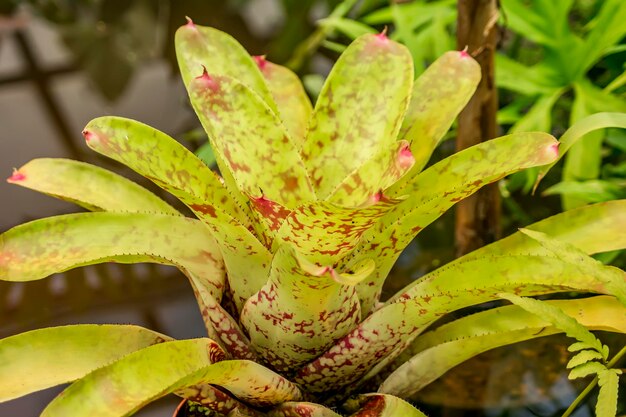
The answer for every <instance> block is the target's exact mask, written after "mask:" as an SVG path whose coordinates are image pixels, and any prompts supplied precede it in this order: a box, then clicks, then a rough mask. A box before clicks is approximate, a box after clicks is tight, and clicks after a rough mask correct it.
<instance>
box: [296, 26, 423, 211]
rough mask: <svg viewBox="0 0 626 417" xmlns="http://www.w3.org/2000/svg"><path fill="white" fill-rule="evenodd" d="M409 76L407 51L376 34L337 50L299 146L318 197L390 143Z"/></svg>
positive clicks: (405, 97)
mask: <svg viewBox="0 0 626 417" xmlns="http://www.w3.org/2000/svg"><path fill="white" fill-rule="evenodd" d="M412 77H413V70H412V62H411V56H410V54H409V52H408V51H407V50H406V48H405V47H404V46H402V45H400V44H397V43H395V42H393V41H391V40H389V39H387V38H386V37H384V36H382V35H364V36H362V37H360V38H358V39H357V40H356V41H354V42H353V43H352V44H350V46H349V47H348V48H347V49H346V51H345V52H344V53H343V54H342V55H341V57H340V58H339V60H338V61H337V63H336V64H335V65H334V67H333V69H332V71H331V73H330V75H329V76H328V78H327V79H326V82H325V84H324V87H323V88H322V92H321V94H320V96H319V97H318V99H317V102H316V104H315V108H314V110H313V114H312V116H311V121H310V124H309V130H308V134H307V137H306V139H305V142H304V144H303V147H302V152H301V153H302V157H303V159H304V163H305V165H306V167H307V170H308V172H309V175H310V178H311V182H312V184H313V186H314V187H315V190H316V194H317V196H318V198H319V199H325V198H327V197H328V196H329V195H330V193H332V191H333V190H334V189H335V188H336V187H337V185H338V184H339V183H341V182H342V181H343V180H344V178H346V177H347V176H348V175H350V173H352V172H354V171H355V170H356V169H358V168H359V167H360V166H361V165H363V164H364V163H366V161H367V160H368V159H370V158H371V157H372V155H376V154H377V153H378V152H380V151H381V150H383V149H389V148H391V147H393V144H394V142H395V141H396V135H397V133H398V129H399V128H400V123H401V119H400V117H401V115H403V114H404V111H405V110H406V107H407V105H408V101H409V93H410V89H411V85H412ZM390 114H391V115H394V117H391V118H390V117H388V115H390Z"/></svg>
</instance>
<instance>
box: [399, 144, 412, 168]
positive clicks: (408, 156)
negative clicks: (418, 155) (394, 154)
mask: <svg viewBox="0 0 626 417" xmlns="http://www.w3.org/2000/svg"><path fill="white" fill-rule="evenodd" d="M414 163H415V158H414V157H413V152H411V147H410V146H409V145H408V144H407V145H404V146H403V147H402V148H401V149H400V152H398V165H399V166H400V168H401V169H407V168H410V167H412V166H413V164H414Z"/></svg>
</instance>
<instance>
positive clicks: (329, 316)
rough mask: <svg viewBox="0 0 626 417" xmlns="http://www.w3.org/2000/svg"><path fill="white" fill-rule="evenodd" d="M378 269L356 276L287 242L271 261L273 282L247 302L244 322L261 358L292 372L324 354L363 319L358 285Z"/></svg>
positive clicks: (369, 267)
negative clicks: (310, 257)
mask: <svg viewBox="0 0 626 417" xmlns="http://www.w3.org/2000/svg"><path fill="white" fill-rule="evenodd" d="M372 269H373V262H372V261H370V262H368V263H366V264H364V265H362V266H361V268H360V270H357V271H356V272H355V273H354V274H346V275H344V274H342V273H339V272H338V271H335V270H334V269H332V267H329V266H317V265H315V264H312V263H310V262H309V261H308V260H307V259H305V258H304V257H303V256H302V255H300V254H298V253H297V252H296V251H295V250H294V249H293V248H292V247H290V246H288V245H283V246H281V247H280V248H279V249H278V251H277V252H276V254H275V255H274V259H273V260H272V267H271V269H270V277H269V281H268V283H267V284H266V285H265V286H264V287H263V288H262V289H261V290H260V291H259V292H258V293H257V294H256V295H254V296H253V297H251V298H250V299H249V300H248V301H247V302H246V304H245V306H244V308H243V311H242V313H241V323H242V324H243V326H244V327H245V328H246V330H247V331H248V334H249V335H250V340H251V341H252V344H253V346H254V348H255V349H256V351H257V352H258V353H259V355H260V356H261V357H263V358H264V359H265V360H267V361H268V362H269V363H270V364H271V365H272V366H273V367H274V368H275V369H278V370H280V371H288V370H292V369H295V368H296V367H298V366H299V365H302V364H303V363H305V362H307V361H309V360H311V359H313V358H315V357H316V356H319V355H320V354H321V353H322V352H324V351H325V350H326V349H327V348H328V347H329V346H330V345H332V344H333V342H334V341H335V340H337V339H339V338H340V337H342V336H343V335H345V334H346V333H348V332H349V331H350V330H351V329H352V328H353V327H354V326H355V325H356V324H357V323H358V322H359V320H360V318H361V315H360V310H359V299H358V297H357V295H356V291H355V289H354V284H355V283H356V282H358V281H359V280H362V279H363V278H365V277H366V276H367V275H368V274H369V273H371V271H372Z"/></svg>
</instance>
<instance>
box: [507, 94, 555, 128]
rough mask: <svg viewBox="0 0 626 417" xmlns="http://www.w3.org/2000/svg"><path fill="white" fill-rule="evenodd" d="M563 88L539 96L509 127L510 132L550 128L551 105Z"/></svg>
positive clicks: (552, 105)
mask: <svg viewBox="0 0 626 417" xmlns="http://www.w3.org/2000/svg"><path fill="white" fill-rule="evenodd" d="M563 92H564V89H562V88H559V89H557V90H554V91H552V92H549V93H546V94H545V95H543V96H540V97H539V99H538V100H537V101H536V102H535V104H533V106H532V107H531V108H530V109H529V110H528V111H527V112H526V114H525V115H524V116H522V117H521V118H520V119H519V120H518V121H517V122H516V123H515V125H513V127H512V128H511V130H510V132H511V133H517V132H528V131H540V132H550V131H551V130H552V107H554V103H556V101H557V100H558V99H559V98H560V97H561V95H562V94H563Z"/></svg>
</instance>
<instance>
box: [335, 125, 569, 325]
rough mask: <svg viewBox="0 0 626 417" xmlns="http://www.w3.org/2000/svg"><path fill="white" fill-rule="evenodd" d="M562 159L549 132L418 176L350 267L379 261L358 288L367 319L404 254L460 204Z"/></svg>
mask: <svg viewBox="0 0 626 417" xmlns="http://www.w3.org/2000/svg"><path fill="white" fill-rule="evenodd" d="M556 157H557V148H556V140H555V139H554V138H553V137H552V136H550V135H548V134H546V133H520V134H514V135H508V136H503V137H501V138H498V139H493V140H489V141H487V142H483V143H481V144H479V145H476V146H473V147H471V148H468V149H465V150H463V151H461V152H458V153H456V154H454V155H452V156H450V157H448V158H446V159H444V160H443V161H441V162H439V163H437V164H435V165H433V166H432V167H430V168H428V169H427V170H426V171H424V172H422V173H421V174H420V175H418V176H417V177H416V178H415V180H414V181H413V182H412V183H411V188H410V190H409V189H406V190H404V191H405V192H407V193H410V194H409V197H408V198H407V199H406V200H405V201H403V202H402V203H400V204H399V205H398V206H397V207H396V208H394V209H393V210H392V211H390V212H389V213H388V214H387V215H385V216H384V217H382V218H381V219H380V220H379V221H378V223H377V224H376V225H375V226H373V227H372V228H371V229H370V230H369V231H368V233H367V234H366V235H364V237H363V240H362V241H361V242H360V243H359V245H358V246H357V248H356V250H355V254H356V255H355V256H354V257H353V259H352V260H350V261H349V262H347V263H346V265H347V266H349V265H350V262H353V261H355V260H356V261H358V260H359V257H360V256H364V255H365V254H367V256H372V255H373V257H374V259H376V271H375V273H374V274H373V275H372V276H371V277H370V279H368V280H366V281H364V282H363V283H361V284H360V285H359V287H358V291H359V298H360V299H361V308H362V311H363V314H368V313H369V312H370V311H371V309H372V307H373V306H374V303H375V302H376V301H377V299H378V296H379V294H380V290H381V288H382V284H383V282H384V280H385V278H386V277H387V275H388V274H389V271H390V270H391V267H392V266H393V264H394V263H395V261H396V259H397V258H398V256H400V253H401V252H402V250H403V249H404V248H405V247H406V246H407V245H408V244H409V243H410V242H411V240H412V239H413V238H414V237H415V236H416V235H417V234H418V233H419V232H420V231H421V230H422V229H423V228H424V227H426V226H428V225H429V224H430V223H432V222H433V221H434V220H435V219H437V218H438V217H439V216H441V215H442V214H443V213H444V212H445V211H446V210H448V209H449V208H450V207H452V206H453V205H454V204H455V203H456V202H458V201H460V200H462V199H464V198H466V197H468V196H470V195H471V194H473V193H474V192H476V191H477V190H479V189H480V188H481V187H482V186H484V185H486V184H489V183H491V182H494V181H497V180H499V179H501V178H503V177H504V176H506V175H508V174H511V173H513V172H517V171H520V170H522V169H525V168H529V167H533V166H539V165H545V164H547V163H550V162H551V161H554V160H555V158H556Z"/></svg>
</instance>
